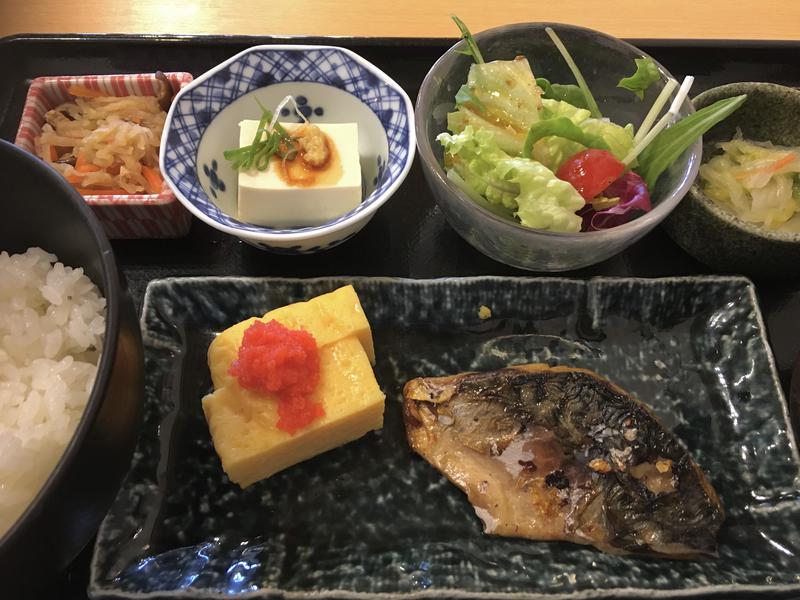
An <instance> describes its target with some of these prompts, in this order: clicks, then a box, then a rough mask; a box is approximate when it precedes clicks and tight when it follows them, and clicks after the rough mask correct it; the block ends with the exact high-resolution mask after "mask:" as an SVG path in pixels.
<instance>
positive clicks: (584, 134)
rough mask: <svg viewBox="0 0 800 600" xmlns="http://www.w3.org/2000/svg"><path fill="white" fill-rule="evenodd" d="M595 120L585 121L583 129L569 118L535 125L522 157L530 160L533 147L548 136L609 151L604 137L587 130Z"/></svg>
mask: <svg viewBox="0 0 800 600" xmlns="http://www.w3.org/2000/svg"><path fill="white" fill-rule="evenodd" d="M594 120H595V119H589V120H587V121H585V122H584V123H583V125H582V126H581V127H579V126H578V125H575V123H573V122H572V121H570V120H569V119H568V118H567V117H555V118H552V119H546V120H544V121H539V122H538V123H534V124H533V125H531V128H530V129H529V130H528V136H527V137H526V138H525V146H524V147H523V149H522V155H523V156H525V157H528V158H530V157H531V151H532V150H533V145H534V144H535V143H536V142H538V141H539V140H541V139H542V138H545V137H547V136H556V137H560V138H564V139H567V140H570V141H573V142H577V143H578V144H581V145H583V146H586V147H587V148H600V149H601V150H609V146H608V144H607V143H606V142H605V140H604V139H603V136H602V135H598V134H595V133H592V132H591V131H588V130H587V129H586V127H585V124H586V123H588V122H589V121H594ZM620 129H621V128H620Z"/></svg>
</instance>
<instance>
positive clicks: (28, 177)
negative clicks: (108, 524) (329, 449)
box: [0, 140, 143, 598]
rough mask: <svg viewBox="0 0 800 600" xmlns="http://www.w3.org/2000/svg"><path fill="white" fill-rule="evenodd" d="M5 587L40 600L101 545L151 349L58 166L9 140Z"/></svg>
mask: <svg viewBox="0 0 800 600" xmlns="http://www.w3.org/2000/svg"><path fill="white" fill-rule="evenodd" d="M0 178H2V181H3V183H4V186H5V189H4V194H3V198H4V200H3V202H4V215H3V218H2V219H0V582H2V592H0V596H2V597H3V598H17V597H24V596H29V595H33V593H34V591H35V589H36V588H37V587H40V586H42V585H46V584H47V582H48V580H52V578H53V577H54V576H55V575H56V574H57V573H59V572H60V571H62V570H63V569H64V568H65V567H66V566H67V565H68V564H69V562H70V561H72V560H73V559H74V558H75V557H76V556H77V554H78V553H79V552H80V551H81V549H82V548H83V547H84V546H85V545H86V543H87V542H88V541H89V540H90V539H91V538H92V536H93V535H94V533H95V531H96V530H97V527H98V526H99V524H100V521H101V520H102V518H103V516H104V514H105V512H106V511H107V510H108V507H109V506H110V504H111V501H112V500H113V498H114V495H115V494H116V491H117V489H118V488H119V485H120V483H121V481H122V477H123V476H124V474H125V472H126V471H127V469H128V466H129V463H130V459H131V455H132V452H133V447H134V444H135V441H136V437H137V434H138V429H139V425H140V421H141V404H142V396H143V357H142V342H141V334H140V332H139V326H138V322H137V320H136V315H135V312H134V309H133V305H132V303H131V301H130V298H129V297H128V295H127V293H126V291H125V288H124V284H123V282H122V281H121V279H120V275H119V273H118V271H117V267H116V264H115V262H114V255H113V253H112V251H111V246H110V245H109V242H108V239H107V238H106V236H105V234H104V233H103V230H102V228H101V226H100V224H99V223H98V221H97V220H96V218H95V217H94V215H93V214H92V213H91V211H90V209H89V208H88V207H87V206H86V204H85V202H84V201H83V198H82V197H81V196H80V195H79V194H78V193H77V192H76V191H75V190H74V189H73V188H72V187H71V186H70V185H69V184H68V183H67V182H66V181H65V180H64V179H63V178H62V177H61V176H60V175H58V173H56V172H55V171H54V170H52V169H51V168H50V167H48V166H47V165H45V164H44V163H43V162H42V161H40V160H39V159H38V158H36V157H34V156H32V155H30V154H28V153H27V152H25V151H24V150H21V149H19V148H17V147H16V146H13V145H12V144H9V143H7V142H5V141H3V140H0Z"/></svg>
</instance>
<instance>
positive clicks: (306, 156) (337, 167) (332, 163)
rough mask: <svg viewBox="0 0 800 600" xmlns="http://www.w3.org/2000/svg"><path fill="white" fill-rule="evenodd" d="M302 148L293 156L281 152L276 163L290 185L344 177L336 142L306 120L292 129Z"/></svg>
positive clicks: (318, 184)
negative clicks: (282, 155)
mask: <svg viewBox="0 0 800 600" xmlns="http://www.w3.org/2000/svg"><path fill="white" fill-rule="evenodd" d="M289 134H290V135H291V136H292V137H293V138H295V140H296V143H297V147H298V152H297V155H296V156H295V157H294V159H293V160H284V159H282V158H280V157H278V156H274V157H273V158H272V163H273V164H272V166H273V167H274V168H275V169H276V171H277V173H278V176H279V177H280V178H281V179H283V181H285V182H286V184H287V185H291V186H294V187H321V186H332V185H335V184H336V182H337V181H339V179H340V178H341V177H342V174H343V169H342V162H341V159H340V158H339V153H338V152H337V150H336V145H335V144H334V143H333V142H332V140H331V139H330V138H329V137H328V136H327V135H325V133H324V132H322V131H321V130H320V129H319V127H317V126H316V125H312V124H310V123H306V124H304V125H300V126H298V127H296V128H295V129H292V130H290V131H289Z"/></svg>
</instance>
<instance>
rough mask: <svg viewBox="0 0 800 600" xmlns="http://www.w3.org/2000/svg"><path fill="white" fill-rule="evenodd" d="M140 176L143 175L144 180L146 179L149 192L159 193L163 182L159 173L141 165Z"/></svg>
mask: <svg viewBox="0 0 800 600" xmlns="http://www.w3.org/2000/svg"><path fill="white" fill-rule="evenodd" d="M142 175H144V178H145V179H147V183H148V185H149V186H150V190H151V191H152V192H153V193H154V194H159V193H161V188H162V186H163V185H164V180H163V179H162V178H161V173H159V172H158V169H153V168H152V167H148V166H146V165H142Z"/></svg>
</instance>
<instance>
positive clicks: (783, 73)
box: [0, 35, 800, 600]
mask: <svg viewBox="0 0 800 600" xmlns="http://www.w3.org/2000/svg"><path fill="white" fill-rule="evenodd" d="M454 41H455V40H441V39H398V38H312V37H295V38H278V37H250V36H161V35H156V36H149V35H148V36H123V35H17V36H11V37H7V38H3V39H2V40H0V137H2V138H4V139H7V140H13V139H14V136H15V135H16V131H17V127H18V125H19V120H20V118H21V113H22V106H23V103H24V100H25V94H26V92H27V89H28V86H29V84H30V81H31V80H32V79H33V78H35V77H38V76H45V75H87V74H109V73H136V72H146V71H154V70H157V69H160V70H163V71H188V72H191V73H192V74H193V75H195V76H198V75H200V74H201V73H203V72H204V71H206V70H207V69H209V68H211V67H213V66H214V65H216V64H218V63H219V62H221V61H223V60H225V59H226V58H229V57H230V56H232V55H234V54H236V53H237V52H239V51H240V50H243V49H245V48H247V47H249V46H253V45H257V44H270V43H283V44H285V43H303V44H328V45H338V46H344V47H346V48H350V49H352V50H354V51H355V52H357V53H359V54H360V55H362V56H363V57H364V58H366V59H367V60H369V61H371V62H373V63H374V64H375V65H377V66H378V67H379V68H381V69H382V70H384V71H385V72H386V73H388V74H389V75H390V76H391V77H392V78H394V79H395V81H397V82H398V83H399V84H400V85H401V86H403V88H404V89H405V90H406V91H407V92H408V94H409V95H410V96H411V97H412V99H414V98H415V96H416V94H417V92H418V90H419V86H420V84H421V83H422V79H423V78H424V76H425V74H426V73H427V71H428V69H429V68H430V67H431V65H432V64H433V63H434V62H435V61H436V59H437V58H438V57H439V56H440V55H441V54H442V53H443V52H444V51H445V50H446V49H447V48H448V47H449V46H450V45H451V44H452V43H453V42H454ZM630 41H631V42H632V43H633V44H635V45H637V46H638V47H640V48H642V49H643V50H644V51H645V52H648V53H649V54H651V55H652V56H654V57H655V58H656V59H657V60H659V61H660V62H661V63H662V64H663V65H664V66H665V67H666V68H667V69H669V70H670V71H671V72H672V73H673V74H674V75H675V76H677V77H681V76H683V75H687V74H692V75H694V76H695V78H696V82H695V86H694V91H695V92H696V93H699V92H701V91H703V90H705V89H708V88H710V87H714V86H717V85H721V84H724V83H730V82H735V81H768V82H773V83H779V84H782V85H788V86H798V85H800V68H799V67H798V65H800V42H758V41H755V42H742V41H724V40H723V41H697V40H695V41H687V40H630ZM765 117H766V118H768V115H767V116H765ZM22 200H23V199H15V198H6V199H5V202H6V206H13V203H14V202H16V201H22ZM12 210H13V209H12ZM112 246H113V248H114V252H115V253H116V257H117V261H118V263H119V265H120V266H121V268H122V270H123V272H124V275H125V277H126V278H127V280H128V285H129V288H130V290H131V293H132V295H133V297H134V300H135V302H136V303H137V306H139V307H141V302H142V297H143V293H144V290H145V287H146V286H147V283H148V282H149V281H151V280H152V279H155V278H162V277H170V276H199V275H248V276H264V277H266V276H270V277H278V276H282V277H317V276H337V275H340V276H341V275H361V276H378V275H382V276H396V277H412V278H435V277H446V276H466V275H522V276H530V277H537V276H538V275H537V274H534V273H528V272H525V271H520V270H518V269H514V268H512V267H508V266H505V265H503V264H501V263H498V262H495V261H493V260H492V259H490V258H487V257H486V256H484V255H482V254H480V253H479V252H478V251H477V250H475V249H474V248H472V247H471V246H470V245H469V244H467V242H465V241H464V240H462V239H461V238H460V237H459V236H458V234H456V233H455V231H453V230H452V229H451V228H450V227H449V226H448V225H447V223H446V222H445V219H444V216H443V215H442V213H441V211H439V209H438V208H437V207H436V205H435V203H434V200H433V196H432V194H431V193H430V192H429V190H428V188H427V186H426V184H425V181H424V179H423V175H422V169H421V168H420V166H419V164H417V162H415V164H414V166H413V168H412V169H411V172H410V173H409V175H408V178H407V179H406V180H405V182H404V184H403V185H402V187H401V188H400V190H398V192H397V193H396V194H395V196H394V197H393V198H392V199H391V201H390V202H388V203H387V205H386V206H385V207H384V208H382V209H381V210H380V211H379V212H378V213H377V215H376V216H375V217H374V218H373V219H372V221H371V222H370V223H369V224H368V225H367V226H366V227H365V228H364V230H363V231H362V232H360V233H359V234H358V235H356V236H355V237H354V238H353V239H352V240H350V241H348V242H347V243H346V244H343V245H341V246H338V247H336V248H334V249H332V250H329V251H327V252H324V253H321V254H316V255H309V256H279V255H273V254H268V253H265V252H263V251H260V250H257V249H255V248H253V247H251V246H249V245H247V244H244V243H242V242H240V241H239V240H237V239H236V238H234V237H231V236H228V235H226V234H224V233H221V232H219V231H216V230H214V229H212V228H211V227H209V226H207V225H205V224H203V223H201V222H199V221H197V220H194V222H193V224H192V228H191V231H190V233H189V235H188V236H187V237H185V238H182V239H177V240H130V241H127V240H126V241H123V240H117V241H114V242H112ZM707 273H711V271H710V270H709V269H708V268H707V267H705V266H703V265H702V264H700V263H698V262H697V261H695V260H694V259H693V258H692V257H690V256H689V255H687V254H686V253H685V252H683V251H682V250H681V249H680V248H679V247H678V246H676V245H675V244H674V243H673V242H672V241H671V240H670V239H669V238H668V237H667V236H666V234H665V233H664V232H663V231H662V230H661V229H660V228H658V229H656V230H655V231H653V232H652V233H650V234H649V235H647V236H646V237H645V238H644V239H643V240H641V241H639V242H638V243H636V244H634V245H633V246H631V247H630V248H628V249H627V250H626V251H624V252H623V253H621V254H619V255H617V256H615V257H613V258H611V259H609V260H607V261H605V262H603V263H600V264H598V265H595V266H592V267H589V268H586V269H581V270H579V271H573V272H569V273H565V274H564V275H566V276H570V277H580V278H586V277H592V276H597V275H604V276H638V277H661V276H669V275H695V274H707ZM755 283H756V289H757V292H758V296H759V301H760V304H761V308H762V310H763V313H764V317H765V319H766V323H767V330H768V334H769V339H770V343H771V346H772V349H773V352H774V354H775V359H776V362H777V366H778V370H779V373H780V377H781V383H782V385H783V386H784V388H785V389H786V390H787V391H788V386H789V380H790V378H791V369H792V364H793V362H794V360H795V357H796V355H797V354H798V351H799V350H800V335H798V334H799V333H800V265H798V277H797V278H794V279H791V280H782V281H758V280H757V281H756V282H755ZM796 396H797V397H798V398H799V399H800V394H796ZM795 416H796V415H795ZM90 555H91V545H90V546H87V548H86V549H85V550H84V552H83V554H82V555H81V556H80V557H79V558H78V559H77V560H76V561H75V563H74V564H73V566H72V567H71V569H70V570H69V572H67V573H66V574H64V576H63V577H62V578H61V580H59V581H54V582H52V584H51V586H50V589H49V590H48V591H47V592H46V594H44V595H42V598H47V599H48V600H60V599H64V600H77V599H81V600H82V599H84V598H86V591H85V590H86V583H87V579H88V564H89V559H90ZM2 596H3V593H2V589H0V597H2Z"/></svg>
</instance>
